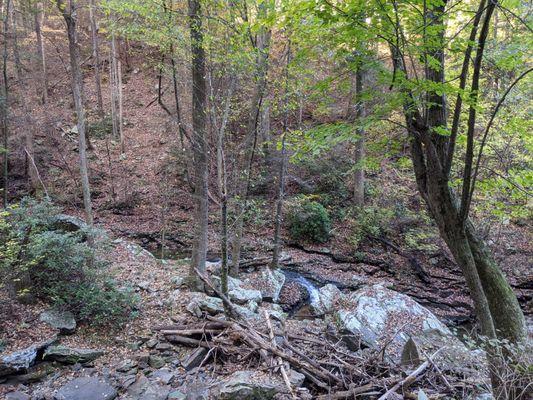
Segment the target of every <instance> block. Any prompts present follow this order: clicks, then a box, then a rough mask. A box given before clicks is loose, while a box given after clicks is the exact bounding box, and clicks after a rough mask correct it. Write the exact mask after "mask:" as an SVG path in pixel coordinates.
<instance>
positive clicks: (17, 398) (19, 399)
mask: <svg viewBox="0 0 533 400" xmlns="http://www.w3.org/2000/svg"><path fill="white" fill-rule="evenodd" d="M30 399H31V397H30V396H28V395H27V394H26V393H23V392H19V391H18V390H17V391H16V392H9V393H8V394H7V395H6V400H30Z"/></svg>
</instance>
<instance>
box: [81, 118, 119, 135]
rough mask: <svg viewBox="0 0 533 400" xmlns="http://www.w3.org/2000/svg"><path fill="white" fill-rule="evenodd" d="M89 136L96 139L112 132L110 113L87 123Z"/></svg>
mask: <svg viewBox="0 0 533 400" xmlns="http://www.w3.org/2000/svg"><path fill="white" fill-rule="evenodd" d="M87 131H88V133H89V136H90V137H92V138H96V139H103V138H105V137H107V136H110V135H111V134H112V133H113V120H112V119H111V116H110V115H106V116H105V117H104V118H102V119H98V120H96V121H94V122H92V123H89V124H88V125H87Z"/></svg>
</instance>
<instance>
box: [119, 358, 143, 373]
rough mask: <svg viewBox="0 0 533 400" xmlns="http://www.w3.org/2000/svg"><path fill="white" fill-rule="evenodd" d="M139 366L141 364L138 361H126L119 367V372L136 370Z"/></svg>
mask: <svg viewBox="0 0 533 400" xmlns="http://www.w3.org/2000/svg"><path fill="white" fill-rule="evenodd" d="M137 365H139V363H138V362H137V361H134V360H131V359H128V360H124V361H123V362H122V363H121V364H120V365H119V366H118V367H117V371H118V372H128V371H130V370H132V369H134V368H136V367H137Z"/></svg>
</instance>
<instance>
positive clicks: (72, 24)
mask: <svg viewBox="0 0 533 400" xmlns="http://www.w3.org/2000/svg"><path fill="white" fill-rule="evenodd" d="M57 6H58V8H59V11H60V12H61V13H62V14H63V18H64V19H65V22H66V24H67V35H68V42H69V54H70V68H71V74H72V95H73V97H74V105H75V107H76V115H77V118H78V135H79V136H78V147H79V154H80V175H81V185H82V190H83V205H84V208H85V218H86V220H87V224H89V225H90V226H92V225H93V211H92V204H91V190H90V186H89V171H88V166H87V149H86V145H87V137H86V132H85V129H86V125H85V123H86V121H85V93H84V89H83V76H82V73H81V68H80V65H81V60H80V53H79V48H78V34H77V30H76V23H77V9H76V4H75V1H74V0H69V6H68V7H67V6H66V4H65V3H64V0H57Z"/></svg>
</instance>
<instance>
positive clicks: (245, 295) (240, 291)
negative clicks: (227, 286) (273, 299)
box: [228, 287, 263, 304]
mask: <svg viewBox="0 0 533 400" xmlns="http://www.w3.org/2000/svg"><path fill="white" fill-rule="evenodd" d="M228 296H229V298H230V300H232V301H233V302H235V303H237V304H246V303H248V302H249V301H254V302H256V303H260V302H261V301H262V300H263V296H262V294H261V292H260V291H259V290H254V289H244V288H241V287H239V288H235V289H232V290H229V291H228Z"/></svg>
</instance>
